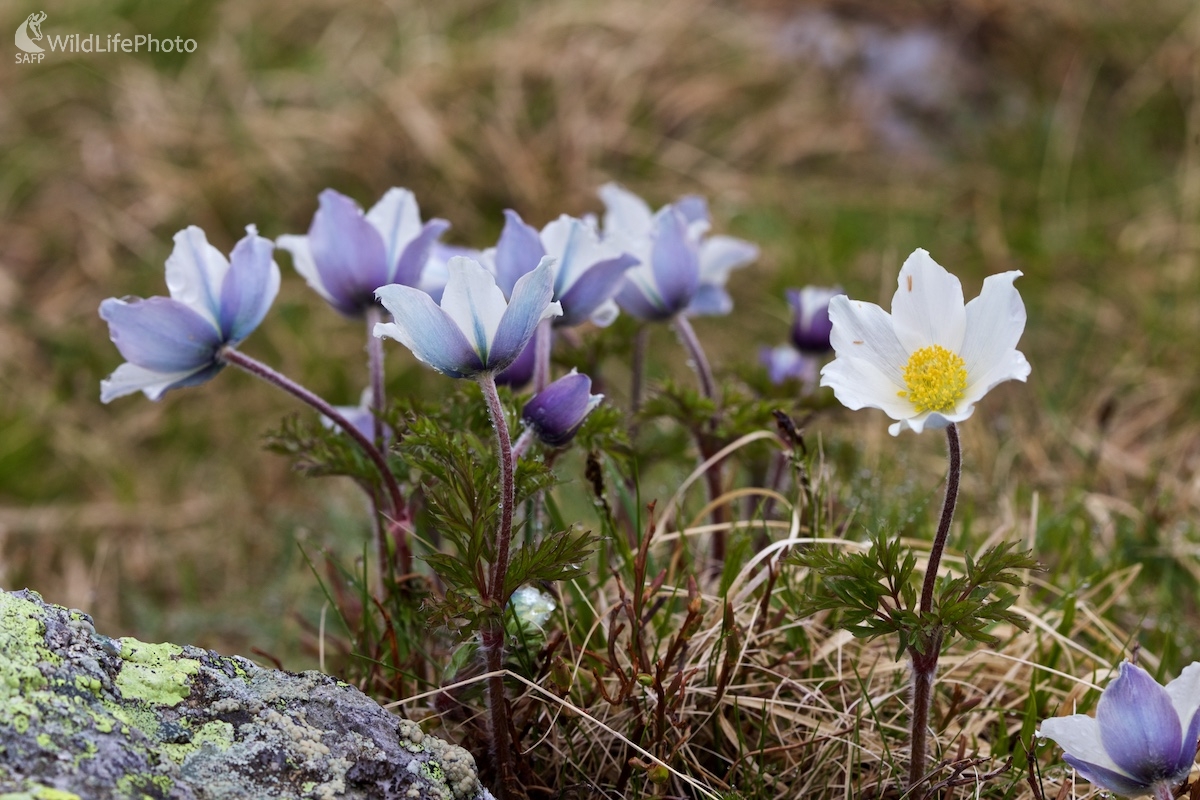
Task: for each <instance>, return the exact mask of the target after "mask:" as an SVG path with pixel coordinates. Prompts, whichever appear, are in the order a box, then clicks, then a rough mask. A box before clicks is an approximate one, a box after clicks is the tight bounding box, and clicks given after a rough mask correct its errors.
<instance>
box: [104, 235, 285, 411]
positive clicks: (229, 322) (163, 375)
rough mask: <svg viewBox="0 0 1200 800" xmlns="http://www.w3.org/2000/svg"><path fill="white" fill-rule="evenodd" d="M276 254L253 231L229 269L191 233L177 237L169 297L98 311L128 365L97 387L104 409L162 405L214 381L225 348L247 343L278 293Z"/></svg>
mask: <svg viewBox="0 0 1200 800" xmlns="http://www.w3.org/2000/svg"><path fill="white" fill-rule="evenodd" d="M273 250H274V246H273V245H272V244H271V241H270V240H269V239H264V238H262V237H261V236H259V235H258V232H257V231H256V230H255V228H254V226H253V225H250V226H247V228H246V236H245V237H244V238H243V239H242V240H241V241H239V242H238V243H237V245H236V246H235V247H234V248H233V252H232V253H231V254H230V260H228V261H227V260H226V259H225V256H223V255H221V252H220V251H219V250H217V249H216V248H215V247H213V246H212V245H210V244H209V243H208V239H207V238H205V236H204V231H202V230H200V229H199V228H197V227H195V226H194V225H193V226H191V227H189V228H187V229H185V230H182V231H180V232H179V233H177V234H175V249H174V250H173V251H172V252H171V255H170V257H169V258H168V259H167V290H168V291H169V292H170V294H171V296H170V297H151V298H149V299H147V300H143V299H141V298H120V299H119V298H116V297H110V298H108V299H107V300H105V301H104V302H102V303H101V304H100V317H101V318H102V319H103V320H104V321H105V322H107V323H108V331H109V336H110V337H111V338H112V341H113V344H115V345H116V346H117V349H118V350H120V351H121V355H122V356H124V357H125V360H126V362H127V363H124V364H122V365H121V366H119V367H117V369H116V371H115V372H113V374H112V375H109V376H108V377H107V378H106V379H105V380H103V381H101V382H100V399H101V401H103V402H105V403H107V402H109V401H110V400H113V399H114V398H117V397H121V396H123V395H127V394H132V393H133V392H137V391H141V392H143V393H145V395H146V396H147V397H149V398H150V399H151V400H157V399H159V398H160V397H162V395H163V393H164V392H166V391H168V390H170V389H178V388H182V387H184V386H194V385H196V384H199V383H203V382H204V381H206V380H208V379H209V378H211V377H212V376H213V375H215V374H217V372H219V371H220V370H221V367H223V366H224V364H223V363H222V362H221V360H220V358H219V353H220V350H221V348H222V347H224V346H225V345H236V344H238V343H239V342H241V341H242V340H243V339H245V338H246V337H247V336H249V335H250V334H251V332H253V331H254V329H255V328H257V327H258V324H259V323H260V322H262V320H263V317H264V316H266V313H267V310H268V309H269V308H270V307H271V303H272V302H273V301H274V300H275V295H276V294H278V292H279V280H280V278H279V267H278V266H276V264H275V262H274V260H273V259H272V251H273Z"/></svg>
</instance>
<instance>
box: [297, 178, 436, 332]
mask: <svg viewBox="0 0 1200 800" xmlns="http://www.w3.org/2000/svg"><path fill="white" fill-rule="evenodd" d="M318 202H319V207H318V208H317V213H316V214H314V215H313V220H312V225H310V226H309V229H308V235H307V236H295V235H286V236H280V237H279V238H278V239H277V240H276V242H277V243H278V244H279V246H280V247H282V248H283V249H284V250H287V251H288V252H290V253H291V254H292V261H293V263H294V264H295V265H296V271H297V272H299V273H300V274H301V275H302V276H303V277H304V280H306V281H307V282H308V285H309V286H311V287H312V288H313V289H314V290H316V292H317V293H318V294H319V295H321V297H323V298H325V300H326V302H328V303H329V304H330V305H331V306H333V307H334V308H336V309H337V310H338V311H340V312H342V313H343V314H345V315H347V316H351V317H355V316H359V315H361V314H363V313H364V312H365V311H366V310H367V309H368V308H369V307H371V305H373V304H374V302H375V290H376V289H378V288H379V287H380V286H386V285H388V284H391V283H400V284H404V285H406V286H416V285H417V284H418V283H419V282H420V280H421V271H422V270H423V269H424V267H425V263H426V261H427V260H428V259H429V254H430V250H431V248H432V247H433V244H434V242H436V241H437V238H438V237H439V236H441V235H442V233H444V232H445V231H446V229H447V228H449V227H450V223H449V222H446V221H445V220H442V219H432V220H429V221H428V222H426V223H424V224H422V223H421V215H420V210H419V209H418V207H417V201H416V198H415V197H413V193H412V192H410V191H408V190H407V189H397V188H393V189H389V190H388V191H387V193H386V194H384V196H383V197H382V198H381V199H380V201H379V202H378V203H376V204H375V205H374V207H372V208H371V210H370V211H368V212H367V213H366V214H365V215H364V214H363V212H362V209H361V208H359V206H358V204H357V203H355V202H354V201H353V200H351V199H350V198H349V197H346V196H345V195H343V194H341V193H339V192H336V191H334V190H333V189H326V190H325V191H323V192H321V194H320V195H319V197H318Z"/></svg>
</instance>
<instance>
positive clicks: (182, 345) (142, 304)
mask: <svg viewBox="0 0 1200 800" xmlns="http://www.w3.org/2000/svg"><path fill="white" fill-rule="evenodd" d="M100 317H101V318H102V319H103V320H104V321H105V322H107V323H108V332H109V337H110V338H111V339H112V341H113V344H115V345H116V346H117V349H118V350H120V351H121V355H122V356H124V357H125V360H126V361H129V362H130V363H133V364H137V365H138V366H139V367H145V368H146V369H149V370H153V371H155V372H168V373H176V372H191V371H193V370H197V369H200V368H201V367H203V366H206V365H208V364H211V363H212V361H213V355H214V354H215V353H216V350H217V348H218V347H220V346H221V334H220V332H218V331H217V329H216V328H214V327H213V325H212V323H210V322H209V321H208V320H207V319H205V318H204V317H202V316H200V314H198V313H197V312H196V311H194V310H193V309H192V308H191V307H190V306H186V305H184V304H183V303H181V302H179V301H178V300H175V299H174V298H168V297H151V298H150V299H148V300H139V299H134V300H131V301H126V300H119V299H117V298H115V297H110V298H108V299H107V300H105V301H104V302H102V303H101V304H100Z"/></svg>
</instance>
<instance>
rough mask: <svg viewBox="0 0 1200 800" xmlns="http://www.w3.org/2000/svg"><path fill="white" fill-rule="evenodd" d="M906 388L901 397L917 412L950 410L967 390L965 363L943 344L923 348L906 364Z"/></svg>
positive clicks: (900, 393)
mask: <svg viewBox="0 0 1200 800" xmlns="http://www.w3.org/2000/svg"><path fill="white" fill-rule="evenodd" d="M904 385H905V386H907V387H908V391H907V392H898V394H899V395H900V397H903V398H905V399H907V400H908V401H909V402H910V403H912V404H913V408H915V409H917V411H922V412H924V411H937V412H941V413H945V412H947V411H951V410H953V408H954V406H955V405H956V404H957V403H958V401H959V400H961V399H962V397H963V394H964V393H965V391H966V388H967V367H966V362H965V361H963V360H962V357H961V356H959V355H958V354H957V353H951V352H950V351H949V350H947V349H946V348H944V347H942V346H941V345H938V344H932V345H930V346H928V347H922V348H921V349H920V350H917V351H916V352H915V353H913V354H912V355H911V356H909V358H908V363H907V364H905V365H904Z"/></svg>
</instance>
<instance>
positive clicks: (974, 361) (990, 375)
mask: <svg viewBox="0 0 1200 800" xmlns="http://www.w3.org/2000/svg"><path fill="white" fill-rule="evenodd" d="M1020 275H1021V273H1020V272H1016V271H1013V272H1002V273H1000V274H999V275H991V276H989V277H988V278H987V279H986V280H985V281H984V282H983V291H981V292H980V293H979V297H976V298H975V299H974V300H972V301H971V302H970V303H968V304H967V307H966V321H967V333H966V336H965V337H964V339H963V343H962V349H961V350H959V351H958V353H959V355H961V356H962V358H963V361H964V362H965V364H966V368H967V395H969V396H973V397H974V398H975V399H978V398H980V397H983V395H984V394H986V393H987V392H988V391H989V390H990V389H991V388H992V387H993V386H995V385H996V384H998V383H1002V382H1003V381H1007V380H1019V381H1023V380H1025V379H1026V378H1027V377H1028V376H1029V363H1028V362H1027V361H1025V357H1024V356H1023V355H1021V354H1020V353H1019V352H1017V350H1016V346H1017V342H1018V341H1019V340H1020V338H1021V334H1022V333H1023V332H1024V331H1025V303H1023V302H1022V301H1021V295H1020V294H1019V293H1018V292H1017V290H1016V287H1014V286H1013V281H1015V280H1016V279H1017V278H1018V277H1019V276H1020Z"/></svg>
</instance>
